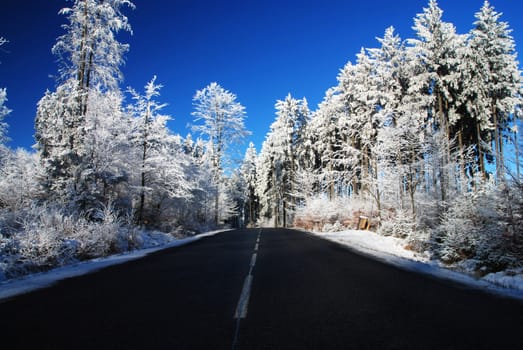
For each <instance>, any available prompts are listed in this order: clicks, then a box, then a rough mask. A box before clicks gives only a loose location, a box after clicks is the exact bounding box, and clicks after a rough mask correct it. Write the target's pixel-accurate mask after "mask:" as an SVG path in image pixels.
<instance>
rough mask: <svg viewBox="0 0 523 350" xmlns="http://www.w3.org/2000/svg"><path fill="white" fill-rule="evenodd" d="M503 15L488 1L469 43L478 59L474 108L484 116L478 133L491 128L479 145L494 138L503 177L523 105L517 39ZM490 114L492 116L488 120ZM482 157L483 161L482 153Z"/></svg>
mask: <svg viewBox="0 0 523 350" xmlns="http://www.w3.org/2000/svg"><path fill="white" fill-rule="evenodd" d="M501 15H502V14H501V13H498V12H496V11H495V9H494V7H493V6H491V5H490V3H489V2H488V1H485V3H484V4H483V7H482V8H481V10H480V11H479V12H478V13H476V15H475V17H476V21H475V23H474V25H475V27H474V28H473V29H472V31H471V33H470V40H469V43H468V49H469V50H470V51H469V54H470V56H471V57H472V58H473V59H474V60H475V63H476V64H475V65H474V68H475V72H474V74H475V75H476V77H477V79H475V80H474V82H475V85H474V86H473V87H471V89H474V91H475V92H476V94H477V95H476V96H477V98H476V99H474V100H473V104H472V105H471V106H470V109H472V108H474V111H475V112H476V113H475V117H476V118H478V119H479V118H482V119H479V120H478V122H477V128H478V129H479V131H478V134H480V132H481V131H488V132H489V134H490V135H488V136H487V137H486V139H485V136H483V135H481V134H480V135H479V136H478V138H480V141H479V142H478V148H479V149H482V148H483V147H484V146H483V145H482V144H481V141H483V142H490V140H493V142H494V145H493V146H494V147H493V148H494V150H495V154H494V157H495V162H496V177H497V178H498V179H502V178H503V176H504V173H505V170H504V169H505V160H504V144H505V140H506V139H507V138H508V137H509V136H508V134H509V133H510V127H511V126H512V125H513V124H514V116H515V112H516V110H517V108H518V106H521V105H523V99H522V97H521V96H522V95H521V86H522V85H523V79H522V75H521V71H520V69H519V62H518V61H517V53H516V51H515V42H514V38H513V37H512V35H511V29H510V28H509V25H508V23H506V22H502V21H501V20H500V18H501ZM485 104H486V105H485ZM487 116H488V117H489V119H488V120H485V117H487ZM481 136H483V138H481ZM481 154H482V153H481ZM480 160H481V161H483V157H482V156H481V159H480Z"/></svg>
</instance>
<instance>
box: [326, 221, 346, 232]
mask: <svg viewBox="0 0 523 350" xmlns="http://www.w3.org/2000/svg"><path fill="white" fill-rule="evenodd" d="M346 229H347V228H346V227H345V226H343V225H342V224H341V223H340V222H339V221H338V220H336V222H335V223H334V224H331V223H326V224H325V225H323V229H322V230H321V231H322V232H340V231H343V230H346Z"/></svg>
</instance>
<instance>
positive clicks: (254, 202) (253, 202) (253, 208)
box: [240, 142, 259, 225]
mask: <svg viewBox="0 0 523 350" xmlns="http://www.w3.org/2000/svg"><path fill="white" fill-rule="evenodd" d="M257 159H258V156H257V154H256V148H255V147H254V144H253V143H252V142H251V143H249V147H248V148H247V151H246V152H245V156H244V158H243V162H242V164H241V166H240V177H241V179H242V184H243V197H244V206H243V212H244V215H243V220H244V221H245V223H246V224H247V225H252V224H254V223H255V222H256V220H257V219H258V211H259V209H258V202H259V200H258V196H257V195H256V180H257V169H256V162H257Z"/></svg>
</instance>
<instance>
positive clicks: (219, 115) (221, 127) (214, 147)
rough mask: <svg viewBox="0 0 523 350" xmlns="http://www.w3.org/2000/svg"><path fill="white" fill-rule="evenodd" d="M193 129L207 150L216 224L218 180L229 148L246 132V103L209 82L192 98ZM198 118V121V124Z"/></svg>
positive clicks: (220, 180) (242, 137)
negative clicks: (209, 159)
mask: <svg viewBox="0 0 523 350" xmlns="http://www.w3.org/2000/svg"><path fill="white" fill-rule="evenodd" d="M193 104H194V112H193V113H192V115H193V116H194V122H195V123H196V124H194V125H193V127H192V128H193V130H194V131H195V132H198V133H199V134H200V135H201V136H202V137H203V138H205V139H206V140H207V146H208V148H209V149H207V151H206V153H207V154H208V155H211V156H212V158H211V167H212V172H213V183H214V185H215V186H216V188H217V189H218V190H217V192H216V194H215V196H214V197H215V198H214V203H215V205H214V212H215V217H214V219H215V224H216V225H218V224H219V223H220V221H221V220H222V219H226V218H221V217H220V216H219V213H220V207H219V206H220V195H221V193H220V184H221V183H222V179H223V171H224V166H225V165H226V164H227V162H228V161H229V159H230V157H229V154H228V152H227V151H228V148H229V147H230V146H231V145H233V144H235V143H238V142H241V141H242V140H243V139H244V138H245V137H246V136H247V135H249V132H248V131H247V129H246V128H245V125H244V123H243V121H244V119H245V118H246V114H245V107H243V106H242V105H241V104H240V103H239V102H237V101H236V95H235V94H233V93H231V92H229V91H227V90H225V89H224V88H222V87H221V86H220V85H218V84H217V83H211V84H209V85H208V86H207V87H205V88H203V89H202V90H198V91H197V92H196V94H195V96H194V98H193ZM199 122H201V123H200V124H197V123H199Z"/></svg>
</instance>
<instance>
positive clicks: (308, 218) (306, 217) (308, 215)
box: [294, 196, 373, 232]
mask: <svg viewBox="0 0 523 350" xmlns="http://www.w3.org/2000/svg"><path fill="white" fill-rule="evenodd" d="M372 209H373V208H372V203H369V202H368V201H363V200H360V199H358V198H351V199H349V198H346V197H338V198H335V199H332V200H329V199H328V198H327V197H326V196H318V197H312V198H308V199H307V200H306V201H305V204H304V205H303V206H302V207H300V208H298V209H297V210H296V215H295V220H294V225H295V226H296V227H300V228H304V229H306V230H314V231H325V230H328V231H329V232H333V231H334V230H336V231H342V230H346V229H353V228H356V226H357V224H358V219H359V217H360V216H361V215H365V216H367V217H371V218H372V217H373V210H372Z"/></svg>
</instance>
